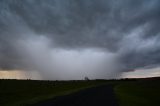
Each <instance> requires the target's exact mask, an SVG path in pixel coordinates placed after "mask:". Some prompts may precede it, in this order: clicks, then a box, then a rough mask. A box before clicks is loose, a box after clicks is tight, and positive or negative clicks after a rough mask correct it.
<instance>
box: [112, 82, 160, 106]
mask: <svg viewBox="0 0 160 106" xmlns="http://www.w3.org/2000/svg"><path fill="white" fill-rule="evenodd" d="M114 91H115V94H116V96H117V98H118V102H119V104H120V106H160V79H159V80H158V79H157V80H152V79H149V80H138V81H126V82H122V83H120V84H118V85H116V86H115V88H114Z"/></svg>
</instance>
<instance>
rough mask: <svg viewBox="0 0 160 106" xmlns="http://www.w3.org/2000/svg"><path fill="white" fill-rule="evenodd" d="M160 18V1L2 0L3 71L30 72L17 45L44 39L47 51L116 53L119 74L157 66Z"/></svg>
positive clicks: (0, 58)
mask: <svg viewBox="0 0 160 106" xmlns="http://www.w3.org/2000/svg"><path fill="white" fill-rule="evenodd" d="M159 18H160V1H159V0H151V1H146V0H141V1H140V0H123V1H119V0H79V1H77V0H67V1H66V0H45V1H44V0H23V1H19V0H1V1H0V67H1V68H2V69H17V68H18V69H19V68H20V69H28V67H32V65H31V64H28V63H29V62H30V61H29V60H27V59H26V58H24V57H28V56H29V55H28V54H25V56H24V53H23V51H25V46H24V48H23V49H19V48H20V46H19V45H20V44H19V43H17V42H19V41H21V40H24V41H25V42H26V39H32V38H33V39H34V38H37V37H40V38H41V36H44V37H46V38H47V39H49V40H50V44H49V47H47V48H48V49H49V51H50V49H53V48H61V49H68V50H70V49H71V50H72V49H73V50H77V49H80V50H83V49H91V48H96V49H97V48H98V49H102V50H103V51H105V52H106V54H107V53H108V52H109V53H113V54H115V57H114V60H115V58H116V61H117V62H116V63H115V67H117V71H116V72H117V73H119V72H123V71H130V70H135V69H137V68H144V67H147V66H159V63H160V55H159V51H160V43H159V42H158V41H159V39H160V35H159V34H160V31H159V29H160V21H159ZM137 29H138V30H137ZM136 34H137V35H136ZM37 39H39V38H37ZM42 42H43V41H42ZM26 43H27V42H26ZM145 45H146V46H145ZM31 48H32V47H31ZM21 50H23V51H21ZM22 53H23V55H22ZM42 55H44V54H42ZM40 57H41V56H40ZM47 59H48V57H47ZM111 60H112V59H111ZM27 61H29V62H27ZM49 61H50V60H49ZM49 61H48V62H49ZM46 62H47V61H46ZM41 64H42V63H39V64H38V66H37V67H39V65H41ZM106 64H107V63H106ZM113 64H114V63H113ZM34 69H36V68H34ZM37 69H39V68H37ZM106 70H107V69H106ZM116 72H115V73H116ZM100 74H103V73H100Z"/></svg>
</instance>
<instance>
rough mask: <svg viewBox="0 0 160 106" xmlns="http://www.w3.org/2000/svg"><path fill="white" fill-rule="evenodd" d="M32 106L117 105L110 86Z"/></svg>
mask: <svg viewBox="0 0 160 106" xmlns="http://www.w3.org/2000/svg"><path fill="white" fill-rule="evenodd" d="M33 106H118V103H117V101H116V98H115V95H114V92H113V88H112V86H110V85H103V86H99V87H93V88H88V89H85V90H82V91H79V92H76V93H73V94H70V95H66V96H61V97H57V98H54V99H49V100H46V101H42V102H39V103H37V104H34V105H33Z"/></svg>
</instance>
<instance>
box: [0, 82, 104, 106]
mask: <svg viewBox="0 0 160 106" xmlns="http://www.w3.org/2000/svg"><path fill="white" fill-rule="evenodd" d="M104 83H106V82H105V81H32V80H28V81H27V80H0V106H19V105H22V104H23V105H26V104H33V103H36V102H38V101H41V100H45V99H49V98H53V97H56V96H61V95H66V94H70V93H73V92H77V91H79V90H82V89H85V88H88V87H93V86H98V85H101V84H104Z"/></svg>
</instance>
